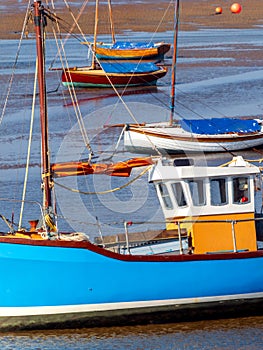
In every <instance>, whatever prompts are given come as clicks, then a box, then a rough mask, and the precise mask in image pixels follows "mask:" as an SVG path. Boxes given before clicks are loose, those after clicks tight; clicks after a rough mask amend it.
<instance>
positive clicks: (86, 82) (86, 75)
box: [61, 62, 167, 88]
mask: <svg viewBox="0 0 263 350" xmlns="http://www.w3.org/2000/svg"><path fill="white" fill-rule="evenodd" d="M166 73H167V69H166V68H165V67H158V66H156V65H155V64H154V63H149V62H147V63H135V64H131V63H122V64H120V63H102V62H101V63H100V65H98V66H96V68H92V67H73V68H68V69H65V70H64V71H63V73H62V77H61V79H62V84H63V85H65V86H75V87H101V88H103V87H113V86H114V87H125V86H127V87H131V86H153V85H156V83H157V80H158V79H160V78H162V77H164V76H165V74H166Z"/></svg>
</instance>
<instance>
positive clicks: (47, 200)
mask: <svg viewBox="0 0 263 350" xmlns="http://www.w3.org/2000/svg"><path fill="white" fill-rule="evenodd" d="M34 24H35V33H36V49H37V63H38V88H39V104H40V125H41V148H42V150H41V153H42V181H43V183H42V185H43V207H44V208H43V209H44V213H46V214H48V213H49V212H50V210H51V206H52V200H51V188H52V185H51V184H52V179H51V173H50V159H49V147H48V117H47V99H46V79H45V57H44V47H43V45H44V44H43V30H44V27H45V25H46V17H45V14H44V8H43V6H42V5H41V1H39V0H34Z"/></svg>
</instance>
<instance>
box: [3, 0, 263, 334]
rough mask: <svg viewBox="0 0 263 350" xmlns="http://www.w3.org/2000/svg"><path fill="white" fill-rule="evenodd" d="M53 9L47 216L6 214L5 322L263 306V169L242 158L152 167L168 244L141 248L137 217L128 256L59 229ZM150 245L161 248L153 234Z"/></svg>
mask: <svg viewBox="0 0 263 350" xmlns="http://www.w3.org/2000/svg"><path fill="white" fill-rule="evenodd" d="M45 15H46V12H45V9H44V8H43V7H42V5H41V2H40V1H37V0H35V1H34V17H35V30H36V37H37V39H38V40H37V55H38V67H39V69H38V72H39V91H40V103H41V108H40V118H41V125H42V167H43V169H42V188H43V203H42V204H41V206H40V207H41V212H42V220H41V221H40V222H39V223H37V222H35V221H34V220H32V222H31V227H30V229H28V230H17V229H15V228H14V226H13V223H12V220H11V221H8V220H7V219H6V218H4V219H5V222H6V223H7V225H8V230H7V232H1V233H0V272H1V280H0V330H17V329H36V328H38V329H39V328H58V327H77V326H99V325H110V324H127V323H135V322H145V321H147V320H151V321H153V320H154V319H157V320H158V322H163V321H165V320H166V319H168V318H169V319H171V320H176V319H177V318H180V317H186V318H187V319H188V320H191V315H192V314H197V315H198V316H199V317H200V316H201V315H203V314H205V313H209V314H211V313H214V312H218V311H221V312H226V311H227V310H228V311H233V312H234V314H237V313H238V312H240V311H244V310H246V311H247V312H252V311H253V312H254V311H255V310H256V311H257V312H260V306H261V307H262V304H263V250H262V249H260V248H259V239H260V238H261V239H262V232H263V230H262V228H261V226H260V222H261V221H260V217H258V216H257V215H256V213H255V199H254V197H255V195H258V193H259V192H258V191H257V190H258V186H257V188H255V179H257V178H258V177H259V176H260V169H259V168H258V167H257V166H255V165H252V164H250V163H248V162H246V161H245V160H243V158H235V159H233V161H232V162H231V163H230V164H229V165H228V166H226V167H216V166H214V167H207V166H203V167H202V166H198V165H195V164H194V163H193V164H192V163H191V162H190V161H184V160H182V161H180V162H179V161H176V162H171V161H170V160H168V159H159V160H158V161H157V162H156V163H154V164H153V165H152V166H151V170H150V172H149V182H150V183H151V184H153V185H154V186H155V187H156V190H157V195H158V198H159V201H160V205H161V207H162V210H163V214H164V217H165V229H164V231H163V234H162V242H164V241H165V239H166V238H169V246H167V245H165V247H164V249H163V250H162V249H160V246H161V244H162V243H161V239H160V237H159V238H158V239H156V240H155V247H156V248H158V249H156V250H154V251H153V249H151V252H152V254H149V253H148V252H147V250H144V251H141V252H140V254H139V255H138V254H137V253H136V247H139V246H140V247H142V243H140V242H138V241H137V242H136V244H134V241H133V239H132V235H133V234H129V232H128V227H129V225H130V224H131V223H129V225H128V223H126V225H125V228H126V231H125V232H124V235H125V237H126V241H125V244H124V246H123V247H121V248H122V250H123V248H125V247H126V253H125V254H124V252H123V253H121V252H116V251H114V249H113V248H112V247H111V248H107V247H106V245H103V244H95V243H92V242H90V241H89V240H88V238H87V236H86V235H80V234H78V233H72V232H68V233H65V232H63V233H61V232H60V231H59V230H58V228H57V227H58V226H57V220H58V218H57V214H56V208H55V206H54V205H53V203H54V196H55V195H54V192H53V185H54V183H53V177H54V174H53V173H52V171H51V167H50V161H49V156H50V151H49V148H48V142H47V140H48V130H47V111H46V103H45V102H46V100H45V85H44V82H45V79H44V78H43V75H42V74H43V73H44V65H43V62H44V61H43V52H42V51H43V50H42V49H43V45H42V41H41V40H42V31H43V28H42V25H43V24H45V20H44V19H45ZM48 16H49V17H50V16H51V14H50V11H48ZM78 165H79V164H78ZM260 179H261V177H260ZM2 203H5V202H2ZM2 218H3V217H2ZM171 232H172V234H170V233H171ZM85 233H86V234H87V235H88V234H89V232H88V231H87V232H85ZM172 242H174V247H175V249H171V247H172ZM147 244H151V245H152V248H153V246H154V244H153V240H152V241H151V242H145V244H144V246H145V247H146V246H147ZM224 315H225V314H224Z"/></svg>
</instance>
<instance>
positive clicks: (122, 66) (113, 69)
mask: <svg viewBox="0 0 263 350" xmlns="http://www.w3.org/2000/svg"><path fill="white" fill-rule="evenodd" d="M100 64H101V66H102V68H103V70H104V71H105V72H106V73H148V72H154V71H156V70H159V68H158V67H157V66H156V65H155V64H154V63H152V62H146V63H126V62H125V63H119V62H112V63H108V62H101V63H100Z"/></svg>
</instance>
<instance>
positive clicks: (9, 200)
mask: <svg viewBox="0 0 263 350" xmlns="http://www.w3.org/2000/svg"><path fill="white" fill-rule="evenodd" d="M0 202H7V203H13V204H15V203H17V204H28V205H31V206H36V207H38V209H39V211H38V219H39V220H41V224H42V225H43V228H44V231H47V227H46V223H45V218H44V213H43V208H42V204H41V203H39V202H38V201H31V200H22V199H14V198H0ZM35 212H36V210H33V211H32V212H31V214H32V215H36V214H34V213H35ZM0 218H1V219H2V220H3V221H4V222H5V223H6V225H7V226H8V227H9V230H10V233H14V232H16V231H17V229H18V230H24V228H22V225H21V227H19V226H20V225H19V224H17V223H14V222H13V220H10V219H8V218H6V217H5V215H3V214H2V213H1V212H0ZM32 221H38V220H32ZM28 222H29V223H30V218H29V219H28ZM15 226H17V229H15Z"/></svg>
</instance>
